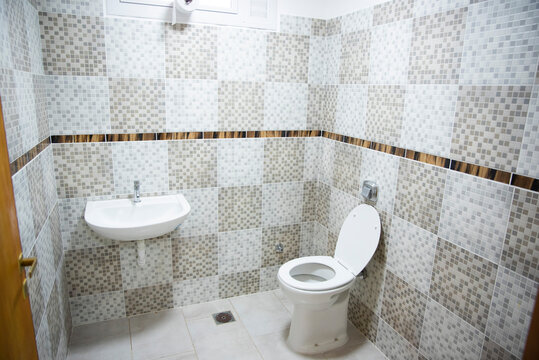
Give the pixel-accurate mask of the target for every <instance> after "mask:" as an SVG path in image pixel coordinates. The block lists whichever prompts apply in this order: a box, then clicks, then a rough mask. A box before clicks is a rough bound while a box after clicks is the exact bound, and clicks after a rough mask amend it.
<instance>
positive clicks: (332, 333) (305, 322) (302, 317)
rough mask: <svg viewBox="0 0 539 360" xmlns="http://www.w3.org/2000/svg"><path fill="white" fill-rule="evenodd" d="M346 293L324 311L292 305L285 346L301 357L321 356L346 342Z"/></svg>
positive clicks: (347, 293) (347, 297)
mask: <svg viewBox="0 0 539 360" xmlns="http://www.w3.org/2000/svg"><path fill="white" fill-rule="evenodd" d="M349 298H350V296H349V291H348V290H346V291H344V292H343V293H341V294H339V299H338V300H337V301H336V302H335V303H333V304H332V305H330V306H329V307H327V308H325V309H313V307H312V306H309V305H308V304H307V305H304V304H294V312H293V314H292V322H291V324H290V333H289V335H288V339H287V343H288V346H289V347H290V348H291V349H292V350H294V351H296V352H298V353H302V354H320V353H323V352H326V351H330V350H333V349H336V348H338V347H341V346H343V345H344V344H346V343H347V342H348V334H347V325H348V300H349Z"/></svg>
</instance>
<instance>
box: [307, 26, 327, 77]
mask: <svg viewBox="0 0 539 360" xmlns="http://www.w3.org/2000/svg"><path fill="white" fill-rule="evenodd" d="M327 57H328V45H327V38H326V37H325V36H311V38H310V40H309V84H316V85H325V84H326V83H327V81H326V76H327Z"/></svg>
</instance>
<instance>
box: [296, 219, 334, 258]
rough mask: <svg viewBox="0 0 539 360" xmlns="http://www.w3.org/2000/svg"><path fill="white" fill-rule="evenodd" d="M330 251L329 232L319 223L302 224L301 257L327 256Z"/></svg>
mask: <svg viewBox="0 0 539 360" xmlns="http://www.w3.org/2000/svg"><path fill="white" fill-rule="evenodd" d="M327 249H328V230H327V229H326V228H325V227H324V226H322V225H320V224H319V223H318V222H316V221H315V222H305V223H303V224H301V234H300V245H299V256H300V257H303V256H325V255H326V254H327Z"/></svg>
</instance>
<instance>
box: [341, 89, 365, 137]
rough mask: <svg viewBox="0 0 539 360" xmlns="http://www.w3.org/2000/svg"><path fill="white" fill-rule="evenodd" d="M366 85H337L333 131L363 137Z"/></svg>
mask: <svg viewBox="0 0 539 360" xmlns="http://www.w3.org/2000/svg"><path fill="white" fill-rule="evenodd" d="M368 90H369V88H368V86H367V85H339V94H338V98H337V115H336V119H335V132H336V133H338V134H342V135H347V136H353V137H357V138H364V137H365V117H366V116H367V100H368V98H369V97H368Z"/></svg>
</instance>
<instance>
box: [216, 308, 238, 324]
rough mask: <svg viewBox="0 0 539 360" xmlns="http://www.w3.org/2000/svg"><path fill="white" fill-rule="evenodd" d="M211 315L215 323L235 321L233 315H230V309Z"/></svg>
mask: <svg viewBox="0 0 539 360" xmlns="http://www.w3.org/2000/svg"><path fill="white" fill-rule="evenodd" d="M212 316H213V320H214V321H215V323H216V324H217V325H221V324H226V323H229V322H233V321H236V320H235V319H234V315H232V312H230V311H223V312H220V313H216V314H213V315H212Z"/></svg>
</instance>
